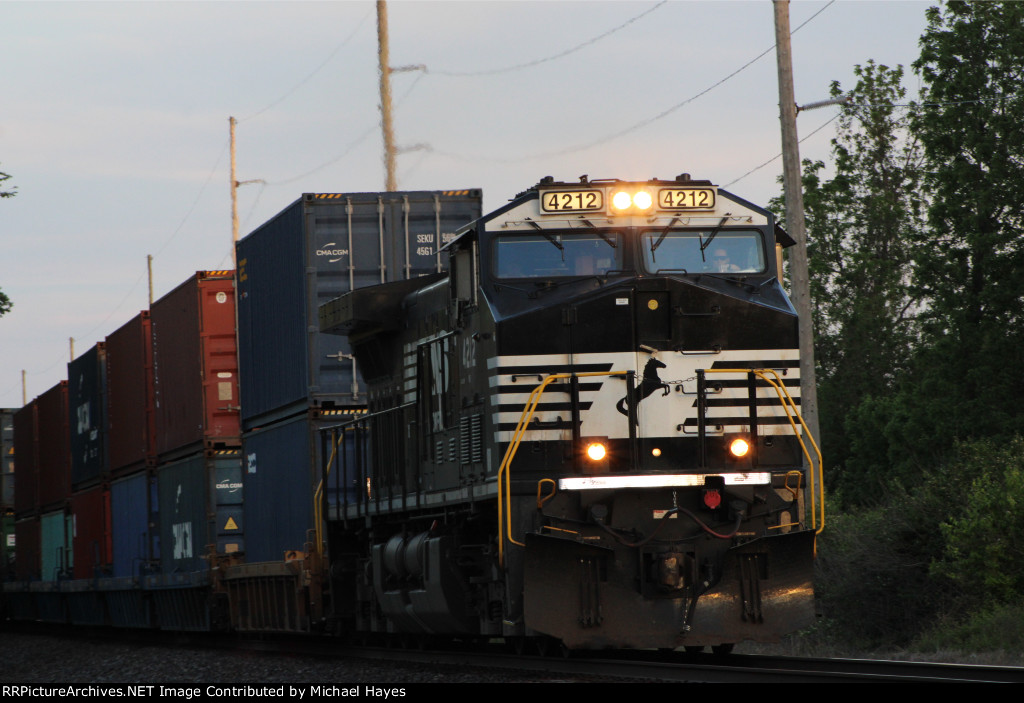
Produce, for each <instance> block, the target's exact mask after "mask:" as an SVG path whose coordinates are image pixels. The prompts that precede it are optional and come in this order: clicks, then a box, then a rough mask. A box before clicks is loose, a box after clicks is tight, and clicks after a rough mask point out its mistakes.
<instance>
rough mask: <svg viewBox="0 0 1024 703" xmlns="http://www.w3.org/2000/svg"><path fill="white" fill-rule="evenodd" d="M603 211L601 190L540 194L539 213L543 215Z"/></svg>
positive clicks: (545, 192) (602, 193)
mask: <svg viewBox="0 0 1024 703" xmlns="http://www.w3.org/2000/svg"><path fill="white" fill-rule="evenodd" d="M603 210H604V191H603V190H559V191H544V192H542V193H541V194H540V211H541V212H542V213H544V214H553V213H559V212H601V211H603Z"/></svg>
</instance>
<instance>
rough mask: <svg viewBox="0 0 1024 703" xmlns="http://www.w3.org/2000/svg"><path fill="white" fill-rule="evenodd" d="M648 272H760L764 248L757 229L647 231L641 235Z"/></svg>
mask: <svg viewBox="0 0 1024 703" xmlns="http://www.w3.org/2000/svg"><path fill="white" fill-rule="evenodd" d="M642 249H643V256H644V266H645V268H646V269H647V272H648V273H657V272H658V271H686V272H687V273H707V272H711V273H725V274H729V273H763V272H764V271H765V261H764V245H763V244H762V239H761V233H760V232H758V231H756V230H742V231H736V230H719V231H717V232H716V231H715V230H701V231H697V230H670V231H667V232H666V231H665V230H648V231H646V232H644V233H643V244H642Z"/></svg>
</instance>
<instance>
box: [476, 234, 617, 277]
mask: <svg viewBox="0 0 1024 703" xmlns="http://www.w3.org/2000/svg"><path fill="white" fill-rule="evenodd" d="M621 268H622V242H621V237H620V236H619V234H618V232H600V233H597V232H585V233H579V232H544V233H543V234H541V233H537V234H517V235H514V236H502V237H498V238H497V239H496V241H495V244H494V273H495V275H496V276H497V277H498V278H557V277H565V276H601V275H604V274H606V273H608V272H609V271H614V270H617V269H621Z"/></svg>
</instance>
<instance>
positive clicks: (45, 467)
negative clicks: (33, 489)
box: [35, 381, 71, 511]
mask: <svg viewBox="0 0 1024 703" xmlns="http://www.w3.org/2000/svg"><path fill="white" fill-rule="evenodd" d="M35 403H36V422H37V425H36V426H37V428H38V429H37V432H36V436H37V440H38V445H39V449H38V456H39V506H40V508H41V509H42V510H44V511H45V510H59V509H60V508H61V507H63V505H62V504H63V502H64V501H66V500H67V499H68V496H70V495H71V440H70V434H69V433H68V382H67V381H61V382H60V383H58V384H57V385H56V386H54V387H53V388H51V389H50V390H48V391H46V392H45V393H43V394H42V395H41V396H39V397H38V398H36V400H35Z"/></svg>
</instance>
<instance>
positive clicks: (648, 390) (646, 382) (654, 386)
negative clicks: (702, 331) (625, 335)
mask: <svg viewBox="0 0 1024 703" xmlns="http://www.w3.org/2000/svg"><path fill="white" fill-rule="evenodd" d="M663 368H665V364H663V363H662V362H660V361H658V360H657V359H655V358H654V357H653V356H652V357H651V358H650V360H649V361H648V362H647V365H646V366H644V377H643V378H642V379H641V380H640V384H639V385H638V386H637V387H636V388H631V389H629V390H628V391H626V395H625V396H624V397H623V398H622V400H620V401H619V402H618V403H616V404H615V409H616V410H618V411H619V412H620V413H622V414H623V415H625V416H626V417H629V408H628V406H627V404H626V401H628V400H630V399H632V401H633V407H639V406H640V401H642V400H643V399H644V398H646V397H647V396H649V395H651V394H652V393H654V391H656V390H658V389H659V388H660V389H662V395H663V396H666V395H668V394H669V393H670V392H671V389H670V388H669V387H668V384H667V383H665V382H664V381H662V380H661V378H660V377H659V376H658V369H663ZM634 422H635V423H636V424H637V425H639V424H640V423H639V421H637V420H634Z"/></svg>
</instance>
